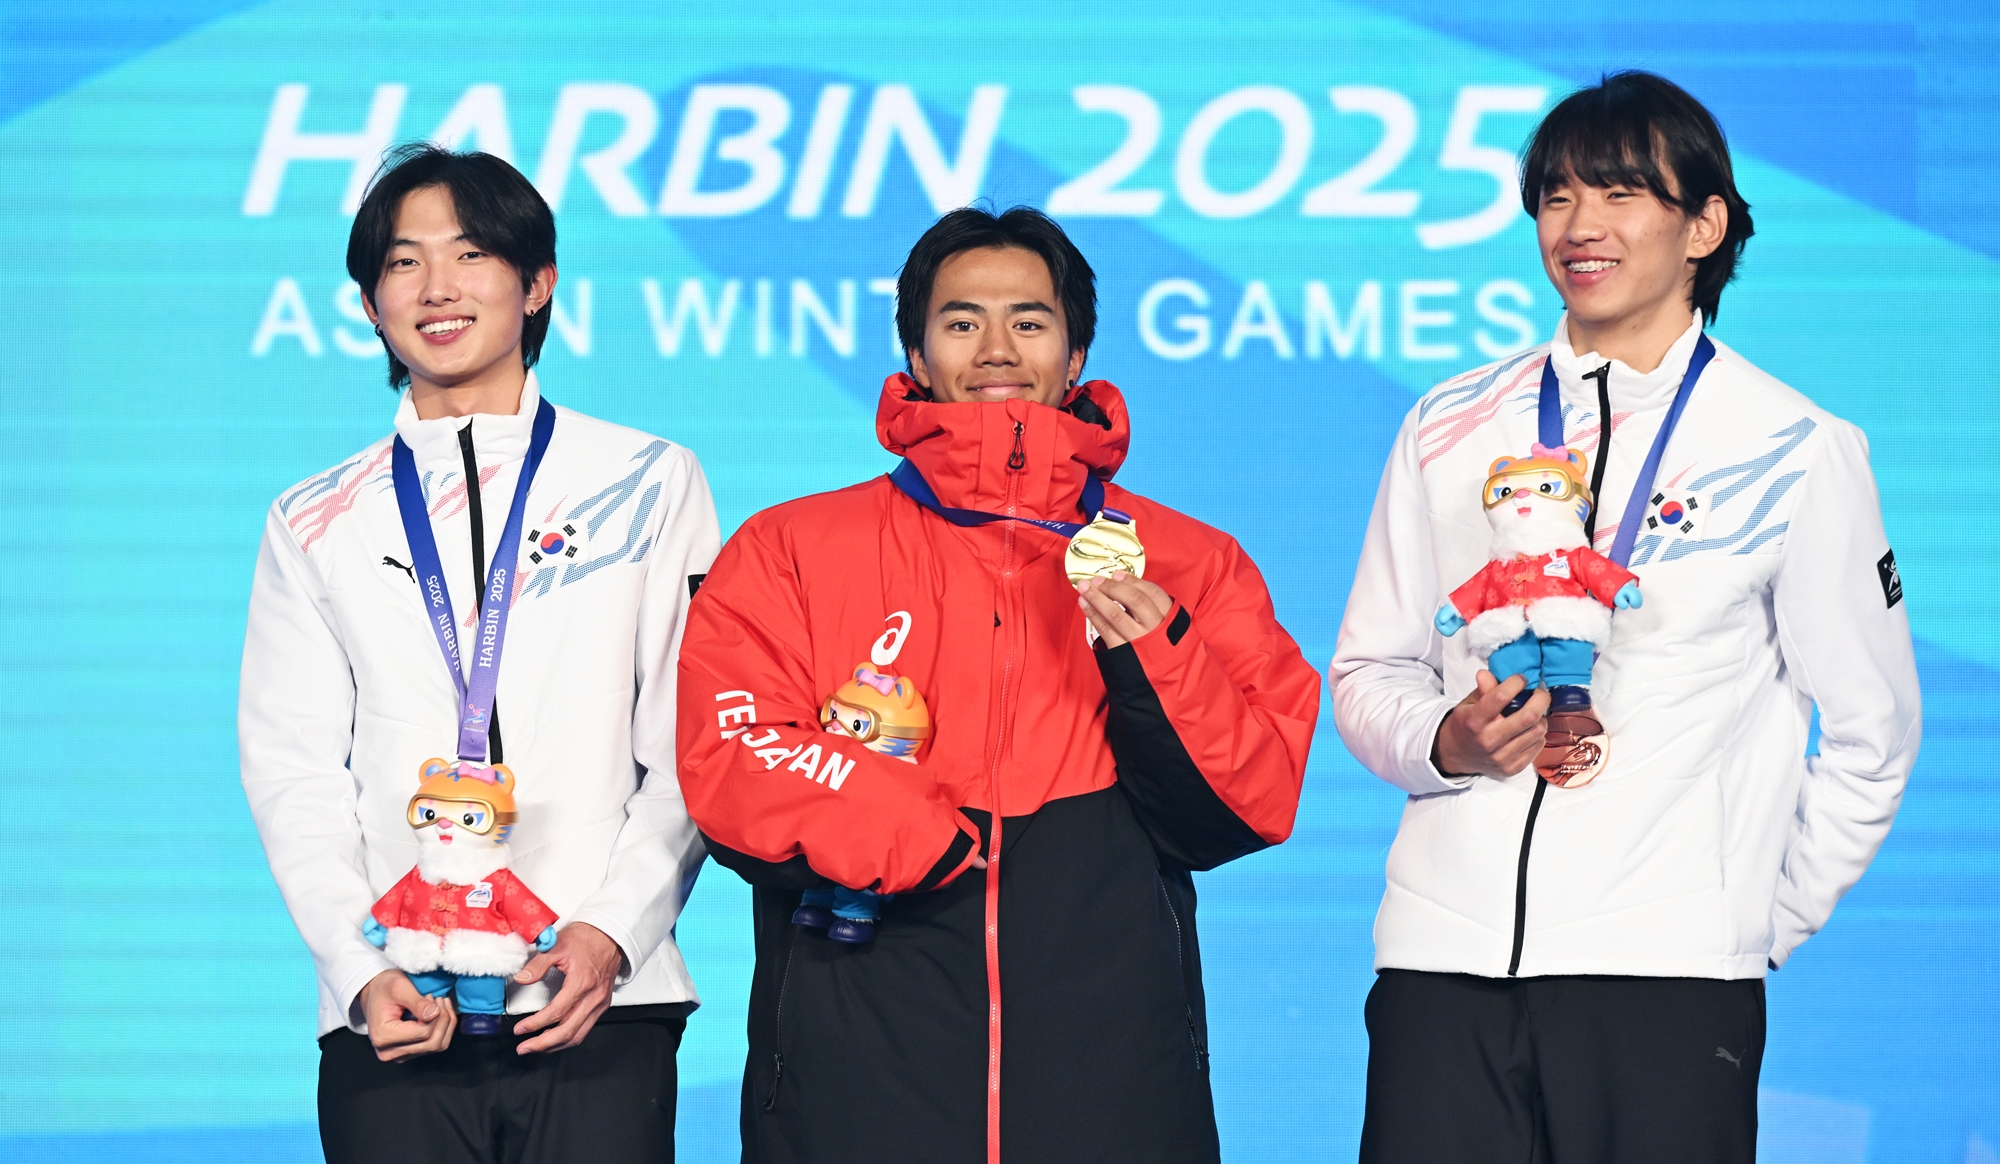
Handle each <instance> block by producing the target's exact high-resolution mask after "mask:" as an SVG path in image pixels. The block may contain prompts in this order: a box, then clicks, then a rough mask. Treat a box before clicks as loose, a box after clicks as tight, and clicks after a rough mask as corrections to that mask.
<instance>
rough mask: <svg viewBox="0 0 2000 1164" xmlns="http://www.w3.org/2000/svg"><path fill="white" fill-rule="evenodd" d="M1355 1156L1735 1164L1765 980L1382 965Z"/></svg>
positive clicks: (1473, 1163)
mask: <svg viewBox="0 0 2000 1164" xmlns="http://www.w3.org/2000/svg"><path fill="white" fill-rule="evenodd" d="M1367 1019H1368V1105H1367V1119H1366V1122H1365V1123H1364V1124H1363V1125H1362V1130H1361V1160H1362V1164H1461V1162H1462V1164H1653V1162H1655V1161H1657V1162H1659V1164H1686V1162H1689V1161H1700V1162H1702V1164H1733V1162H1735V1161H1742V1162H1744V1164H1749V1162H1751V1161H1753V1160H1755V1159H1756V1154H1757V1071H1758V1068H1759V1066H1761V1064H1762V1063H1763V1058H1764V982H1763V980H1762V979H1759V978H1751V979H1743V980H1740V981H1733V982H1725V981H1722V980H1720V979H1710V978H1613V977H1599V976H1578V977H1561V978H1478V977H1474V976H1472V975H1466V974H1425V973H1419V972H1417V971H1414V970H1384V971H1382V973H1381V974H1380V975H1379V976H1378V977H1377V978H1376V980H1375V986H1374V988H1373V989H1372V990H1370V991H1369V992H1368V1006H1367Z"/></svg>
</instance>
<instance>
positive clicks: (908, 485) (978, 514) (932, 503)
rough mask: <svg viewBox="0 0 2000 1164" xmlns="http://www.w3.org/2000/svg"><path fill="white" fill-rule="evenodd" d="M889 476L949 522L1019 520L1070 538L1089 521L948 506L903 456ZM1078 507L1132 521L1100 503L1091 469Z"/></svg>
mask: <svg viewBox="0 0 2000 1164" xmlns="http://www.w3.org/2000/svg"><path fill="white" fill-rule="evenodd" d="M889 480H890V481H893V482H894V483H895V485H896V488H898V489H901V490H902V491H903V492H904V493H907V494H909V497H910V500H912V501H914V502H916V503H917V504H918V505H921V506H923V507H924V508H925V509H928V510H930V511H931V512H932V513H935V514H937V515H938V516H939V517H942V518H944V519H945V520H946V521H948V522H950V523H951V524H953V525H985V524H987V523H988V522H994V521H1021V522H1026V523H1028V524H1029V525H1034V526H1040V527H1041V528H1043V529H1045V530H1048V531H1050V532H1051V533H1059V534H1061V535H1062V536H1064V537H1066V538H1073V537H1075V536H1076V535H1077V534H1079V533H1082V532H1083V527H1084V526H1086V525H1088V524H1090V523H1089V522H1082V521H1048V520H1046V519H1044V518H1039V517H1017V516H1015V515H1013V514H1007V513H988V512H986V511H985V510H983V509H953V508H952V507H951V506H948V505H946V504H945V503H944V502H942V501H939V500H938V495H937V491H936V490H934V489H932V488H931V483H930V482H929V481H926V480H924V475H923V473H921V472H919V471H918V469H917V467H916V465H914V464H912V463H911V462H910V460H909V459H908V458H907V457H906V458H904V459H903V461H902V463H901V464H899V465H897V466H896V467H895V468H894V469H891V470H889ZM1082 509H1083V512H1085V513H1087V514H1090V515H1091V516H1092V517H1093V518H1095V517H1097V516H1099V515H1102V516H1104V517H1106V518H1109V519H1110V520H1112V521H1116V522H1121V523H1123V524H1126V525H1130V524H1132V515H1131V514H1129V513H1126V512H1125V511H1124V510H1122V509H1112V508H1111V507H1110V506H1108V505H1105V504H1104V482H1102V481H1099V480H1098V479H1097V475H1096V474H1095V473H1092V474H1091V475H1089V476H1088V477H1085V478H1084V481H1083V505H1082Z"/></svg>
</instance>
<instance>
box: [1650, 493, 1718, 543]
mask: <svg viewBox="0 0 2000 1164" xmlns="http://www.w3.org/2000/svg"><path fill="white" fill-rule="evenodd" d="M1707 519H1708V499H1707V498H1706V497H1703V496H1702V495H1701V494H1699V493H1694V492H1691V491H1689V490H1686V489H1662V490H1660V491H1659V492H1658V493H1655V494H1653V496H1652V498H1651V500H1650V502H1649V503H1648V504H1647V506H1646V529H1647V531H1648V532H1651V533H1660V534H1664V535H1666V536H1668V537H1683V538H1689V539H1692V540H1694V541H1700V540H1701V528H1702V526H1703V524H1705V523H1706V521H1707Z"/></svg>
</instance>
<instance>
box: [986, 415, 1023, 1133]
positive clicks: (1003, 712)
mask: <svg viewBox="0 0 2000 1164" xmlns="http://www.w3.org/2000/svg"><path fill="white" fill-rule="evenodd" d="M1025 427H1026V426H1025V425H1024V424H1023V423H1022V422H1021V421H1018V420H1017V421H1015V422H1014V448H1013V451H1012V452H1011V453H1009V454H1008V456H1007V510H1006V512H1007V515H1008V516H1009V517H1012V516H1013V515H1014V511H1015V510H1017V509H1018V508H1020V492H1021V476H1020V475H1021V474H1022V473H1024V472H1026V470H1027V468H1028V454H1027V450H1026V448H1025V446H1024V445H1023V443H1022V439H1021V437H1022V432H1023V430H1024V429H1025ZM1014 524H1015V523H1013V522H1011V521H1010V522H1007V523H1006V527H1007V528H1006V530H1005V532H1004V533H1003V534H1002V537H1003V538H1004V541H1003V542H1002V550H1001V555H1000V586H1001V605H1003V606H1005V607H1006V608H1007V615H1008V617H1007V625H1006V626H1005V627H1004V628H1003V630H1002V632H1001V633H1002V634H1004V635H1005V636H1006V639H1007V646H1006V651H1007V653H1006V656H1005V661H1004V662H1003V663H1002V664H1001V668H1000V736H999V738H998V739H997V740H995V741H994V743H993V763H992V765H991V766H990V767H989V768H988V769H987V773H986V793H987V796H988V798H989V799H990V800H991V802H992V805H993V831H992V833H993V835H992V839H991V840H990V841H989V842H988V843H987V853H986V1164H1000V822H1001V815H1002V814H1001V805H1000V757H1001V755H1002V754H1003V753H1004V752H1005V750H1006V747H1007V738H1008V736H1009V735H1010V734H1011V733H1010V730H1009V729H1010V728H1011V727H1012V708H1011V707H1010V706H1009V704H1008V701H1007V696H1008V694H1009V688H1010V687H1011V686H1012V684H1013V678H1014V637H1015V635H1017V634H1018V633H1019V627H1020V622H1021V618H1020V604H1019V603H1018V602H1016V601H1014V591H1015V589H1016V587H1015V583H1014Z"/></svg>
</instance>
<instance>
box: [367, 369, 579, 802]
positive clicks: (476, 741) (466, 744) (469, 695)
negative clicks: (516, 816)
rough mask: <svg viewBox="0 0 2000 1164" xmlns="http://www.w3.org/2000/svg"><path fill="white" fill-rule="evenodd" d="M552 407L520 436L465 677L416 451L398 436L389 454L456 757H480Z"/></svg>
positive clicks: (470, 483)
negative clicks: (437, 655) (445, 679)
mask: <svg viewBox="0 0 2000 1164" xmlns="http://www.w3.org/2000/svg"><path fill="white" fill-rule="evenodd" d="M555 430H556V410H555V406H554V405H553V404H550V403H549V402H548V401H547V400H544V401H542V402H541V406H540V407H539V408H537V409H536V410H535V423H534V429H533V432H532V434H531V435H530V437H529V439H528V455H527V458H526V459H525V460H523V461H522V462H521V478H520V480H519V481H518V482H516V483H515V485H514V504H513V505H512V506H511V507H510V508H509V509H508V510H507V524H506V525H505V526H504V527H503V528H502V529H501V531H500V541H499V544H497V545H495V546H494V547H493V562H492V565H491V566H490V567H489V568H488V569H487V571H486V589H485V601H484V603H483V604H482V605H481V609H480V612H479V637H478V639H477V641H476V648H475V650H474V651H473V655H472V677H471V679H470V680H469V681H468V680H467V678H466V676H465V673H464V667H463V665H462V664H461V662H460V655H459V647H458V621H457V616H456V615H454V614H453V613H452V608H451V594H450V592H449V591H448V590H446V589H445V583H444V565H443V563H442V562H440V561H439V559H438V549H437V538H436V536H435V535H433V534H432V532H431V518H430V513H429V511H428V510H427V509H426V508H425V506H424V489H423V485H422V483H421V482H419V481H418V479H417V458H416V455H415V454H414V453H412V452H411V451H410V446H409V445H407V444H405V443H403V438H402V437H400V436H398V437H397V438H396V440H395V451H394V453H393V455H392V458H391V469H390V472H391V475H392V477H393V479H394V480H395V483H396V508H397V510H398V511H399V512H400V513H401V514H402V518H403V535H404V536H405V537H406V538H408V539H409V542H410V564H411V565H412V566H413V567H415V570H416V575H417V585H418V587H419V588H420V589H422V591H423V595H424V606H425V615H426V616H427V617H428V618H429V620H430V624H431V633H432V634H433V635H435V636H436V637H437V644H438V650H439V651H441V652H442V653H443V654H444V662H445V667H446V668H447V669H448V670H450V671H451V682H452V689H453V690H454V691H456V692H457V693H458V717H459V718H458V758H459V759H461V760H470V761H473V762H474V763H479V764H484V763H485V762H486V733H487V727H488V725H490V724H491V723H492V722H493V697H494V695H495V694H496V693H497V692H498V690H499V683H500V655H501V652H502V650H504V649H505V647H506V644H507V615H508V613H509V612H510V610H511V609H512V607H513V605H514V572H515V558H516V557H517V556H518V555H519V553H520V548H521V523H522V520H523V515H524V514H525V513H526V511H527V508H528V487H529V486H530V485H531V484H532V483H533V482H534V480H535V471H536V470H537V469H539V468H541V465H542V454H544V453H546V452H548V450H549V438H550V437H552V436H554V435H555ZM465 487H466V488H467V489H468V490H471V489H477V488H479V482H478V480H477V479H476V478H468V479H467V480H466V483H465Z"/></svg>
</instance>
